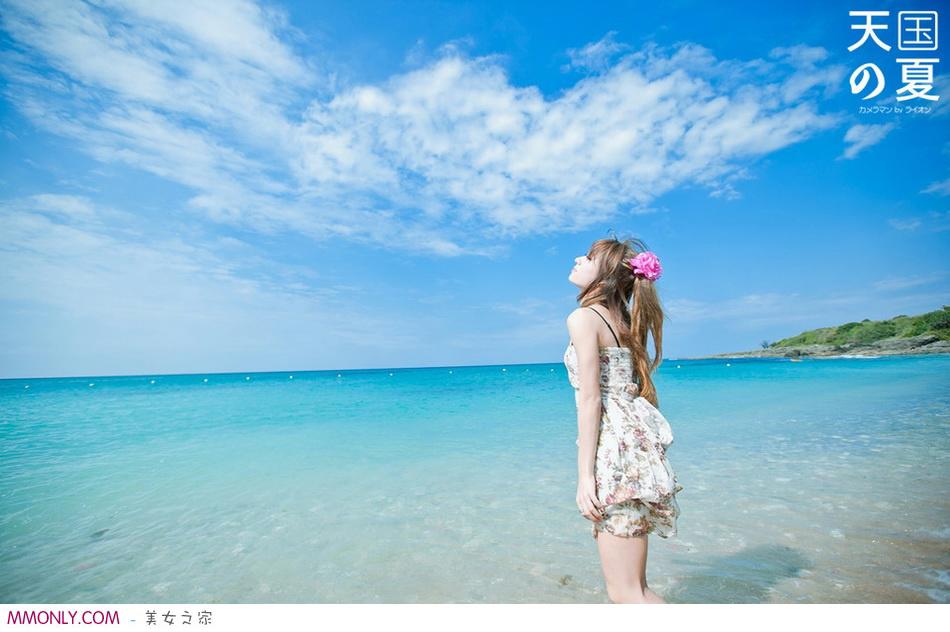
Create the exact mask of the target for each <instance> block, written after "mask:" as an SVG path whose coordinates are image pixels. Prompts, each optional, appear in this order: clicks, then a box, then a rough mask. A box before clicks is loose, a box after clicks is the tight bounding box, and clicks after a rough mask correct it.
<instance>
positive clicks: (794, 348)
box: [682, 305, 950, 360]
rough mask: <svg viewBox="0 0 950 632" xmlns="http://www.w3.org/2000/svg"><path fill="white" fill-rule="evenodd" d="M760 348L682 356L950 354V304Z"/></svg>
mask: <svg viewBox="0 0 950 632" xmlns="http://www.w3.org/2000/svg"><path fill="white" fill-rule="evenodd" d="M760 347H761V348H760V349H755V350H752V351H736V352H734V353H718V354H716V355H708V356H700V357H695V358H682V359H683V360H702V359H708V358H776V357H778V358H782V357H785V358H793V359H797V358H801V357H818V358H820V357H851V356H884V355H917V354H932V353H950V305H944V306H943V309H938V310H934V311H932V312H927V313H926V314H920V315H918V316H906V315H904V314H901V315H900V316H895V317H894V318H891V319H889V320H868V319H867V318H865V319H864V320H862V321H861V322H859V323H845V324H843V325H838V326H837V327H822V328H820V329H812V330H811V331H806V332H804V333H800V334H798V335H797V336H793V337H791V338H783V339H782V340H779V341H778V342H769V341H767V340H764V341H762V343H761V345H760Z"/></svg>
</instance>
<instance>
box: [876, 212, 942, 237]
mask: <svg viewBox="0 0 950 632" xmlns="http://www.w3.org/2000/svg"><path fill="white" fill-rule="evenodd" d="M888 223H889V224H890V225H891V226H893V227H894V228H896V229H897V230H907V231H914V230H917V229H921V230H923V231H926V232H931V233H942V232H944V231H946V230H950V211H929V212H928V213H927V214H926V215H924V216H922V217H908V218H905V219H896V218H895V219H890V220H888Z"/></svg>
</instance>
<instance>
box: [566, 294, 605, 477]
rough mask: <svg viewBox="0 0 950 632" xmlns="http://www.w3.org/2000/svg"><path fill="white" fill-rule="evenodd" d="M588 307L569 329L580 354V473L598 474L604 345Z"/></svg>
mask: <svg viewBox="0 0 950 632" xmlns="http://www.w3.org/2000/svg"><path fill="white" fill-rule="evenodd" d="M587 312H588V310H585V309H576V310H574V311H573V312H571V314H570V316H568V317H567V330H568V332H570V335H571V342H573V343H574V352H575V353H576V354H577V371H578V374H579V375H578V379H579V380H580V388H579V389H578V393H577V437H578V446H577V476H578V479H580V480H583V479H585V478H590V479H593V478H594V462H595V459H596V457H597V441H598V439H599V435H600V418H601V415H602V404H601V396H600V346H599V345H598V344H597V325H596V323H595V322H594V321H593V314H588V313H587Z"/></svg>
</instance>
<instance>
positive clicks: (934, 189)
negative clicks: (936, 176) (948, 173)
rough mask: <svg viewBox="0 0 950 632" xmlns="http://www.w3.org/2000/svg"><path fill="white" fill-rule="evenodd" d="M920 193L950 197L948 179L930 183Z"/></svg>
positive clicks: (949, 181) (949, 180) (949, 179)
mask: <svg viewBox="0 0 950 632" xmlns="http://www.w3.org/2000/svg"><path fill="white" fill-rule="evenodd" d="M921 193H936V194H938V195H950V178H946V179H944V180H938V181H936V182H931V183H930V184H928V185H927V187H926V188H925V189H923V190H922V191H921Z"/></svg>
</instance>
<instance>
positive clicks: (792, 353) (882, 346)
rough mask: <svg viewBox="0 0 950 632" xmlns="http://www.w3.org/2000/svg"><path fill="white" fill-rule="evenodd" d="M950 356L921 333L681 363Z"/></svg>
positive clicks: (947, 343)
mask: <svg viewBox="0 0 950 632" xmlns="http://www.w3.org/2000/svg"><path fill="white" fill-rule="evenodd" d="M934 353H950V340H941V339H940V338H939V337H937V336H935V335H934V334H921V335H919V336H913V337H911V338H886V339H884V340H878V341H876V342H873V343H870V344H845V345H802V346H798V347H792V346H786V347H776V348H766V349H756V350H754V351H736V352H734V353H717V354H715V355H707V356H698V357H694V358H681V359H683V360H708V359H711V358H800V357H808V358H840V357H852V356H859V357H861V356H863V357H874V356H889V355H930V354H934Z"/></svg>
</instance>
